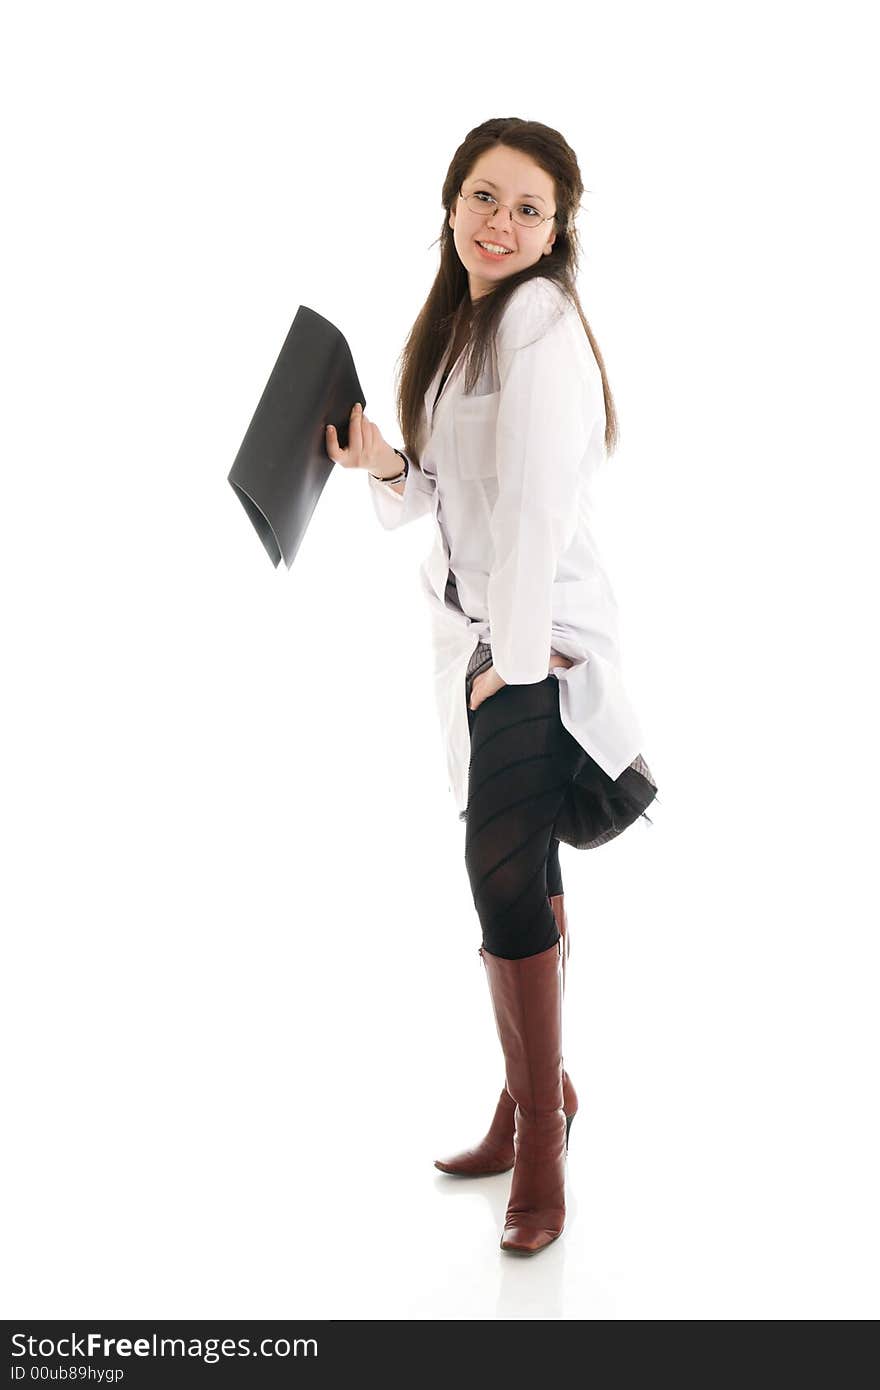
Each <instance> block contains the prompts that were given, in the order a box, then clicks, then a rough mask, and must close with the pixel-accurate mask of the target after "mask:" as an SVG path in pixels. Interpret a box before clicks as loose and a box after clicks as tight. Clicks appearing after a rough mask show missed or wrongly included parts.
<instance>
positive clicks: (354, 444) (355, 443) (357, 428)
mask: <svg viewBox="0 0 880 1390" xmlns="http://www.w3.org/2000/svg"><path fill="white" fill-rule="evenodd" d="M348 444H349V448H351V449H353V450H354V453H355V456H356V457H357V458H360V456H361V453H362V452H363V447H364V438H363V433H362V430H361V403H360V401H355V403H354V405H353V406H352V408H351V414H350V415H349V417H348Z"/></svg>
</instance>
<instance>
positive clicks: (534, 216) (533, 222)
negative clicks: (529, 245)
mask: <svg viewBox="0 0 880 1390" xmlns="http://www.w3.org/2000/svg"><path fill="white" fill-rule="evenodd" d="M458 196H459V198H461V200H462V202H463V203H466V204H467V206H468V207H469V208H470V210H471V212H475V213H476V214H477V216H478V217H489V216H491V214H492V213H493V212H497V211H498V209H499V208H507V210H508V212H509V213H510V215H511V217H512V218H513V220H514V222H515V223H516V224H517V226H518V227H540V226H541V225H542V224H543V223H544V222H552V221H553V218H554V217H555V216H556V213H555V212H551V213H550V215H549V217H542V216H541V213H540V209H539V208H536V207H534V206H533V204H532V203H517V205H516V207H510V205H509V204H508V203H499V202H498V199H497V198H493V197H492V194H491V193H487V192H486V191H485V190H484V189H482V188H480V189H477V190H476V191H475V192H473V193H468V194H464V193H462V191H461V189H459V190H458ZM527 209H528V211H527Z"/></svg>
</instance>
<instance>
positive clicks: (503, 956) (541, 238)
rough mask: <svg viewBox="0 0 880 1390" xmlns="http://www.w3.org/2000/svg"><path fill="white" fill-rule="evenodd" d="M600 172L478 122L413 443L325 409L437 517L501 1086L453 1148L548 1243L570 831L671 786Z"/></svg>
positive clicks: (435, 588) (525, 1237)
mask: <svg viewBox="0 0 880 1390" xmlns="http://www.w3.org/2000/svg"><path fill="white" fill-rule="evenodd" d="M582 193H583V184H582V182H581V177H580V171H579V169H578V164H577V160H576V158H575V155H574V153H573V151H572V150H571V149H570V147H569V146H568V144H567V143H566V142H565V140H564V139H563V138H562V136H561V135H560V134H559V133H558V132H557V131H555V130H551V129H550V128H549V127H547V126H544V125H541V124H540V123H538V122H535V121H522V120H517V119H514V118H507V119H498V120H491V121H487V122H485V123H484V124H483V125H481V126H478V127H476V129H474V130H472V131H471V132H470V134H469V135H468V136H467V138H466V139H465V141H464V142H463V144H462V145H461V146H460V148H459V149H458V150H457V151H456V153H455V155H454V157H453V160H452V163H451V165H450V167H449V171H448V173H447V176H446V180H445V183H444V186H443V206H444V208H445V209H446V215H445V218H444V226H443V231H442V233H441V238H440V242H441V251H440V269H439V271H438V274H437V278H436V280H435V282H434V284H433V286H432V288H431V292H430V294H429V295H428V298H427V301H426V303H425V305H424V308H423V309H422V311H421V313H420V314H419V317H418V318H417V319H416V322H415V324H414V325H413V328H412V330H411V332H410V335H409V339H408V341H407V344H406V347H405V349H404V355H403V369H402V373H401V377H400V381H399V386H398V398H397V404H398V414H399V418H400V426H401V431H402V434H403V438H404V441H405V447H404V449H403V450H400V449H395V448H393V447H392V446H391V445H390V444H388V443H386V441H385V439H384V438H383V436H382V434H381V433H380V431H379V429H378V427H377V426H376V425H374V424H373V423H372V422H371V421H369V420H368V419H367V418H366V416H365V415H363V413H362V412H361V409H360V406H359V405H356V406H355V407H354V409H353V410H352V414H351V419H350V424H349V447H348V449H341V448H340V447H339V443H338V439H337V437H336V435H335V432H334V430H333V428H332V426H331V427H329V428H328V432H327V452H328V455H329V457H330V458H332V459H334V460H335V461H336V462H337V463H340V464H342V466H343V467H347V468H366V469H368V470H369V474H370V479H369V487H370V490H371V494H372V497H373V502H374V505H375V508H376V512H377V515H378V517H379V520H380V522H381V523H382V525H383V526H385V527H386V528H391V527H396V526H400V525H402V524H404V523H405V522H408V521H412V520H414V519H415V518H416V517H418V516H422V515H424V514H426V513H429V512H430V513H432V514H433V516H434V518H435V521H436V523H437V526H436V530H435V543H434V548H433V550H432V551H431V553H430V555H429V556H428V558H427V559H426V560H425V562H424V564H423V565H422V570H421V578H422V582H423V585H424V591H425V595H426V598H427V600H428V603H429V605H430V611H431V615H432V623H433V638H434V650H435V656H436V662H435V683H436V696H437V707H438V711H439V714H440V718H441V722H442V725H443V730H444V734H445V740H446V748H447V756H448V768H449V780H450V786H451V789H452V791H453V793H454V795H455V799H456V803H457V806H458V810H459V813H460V817H461V818H462V819H463V820H464V821H465V825H466V830H465V864H466V868H467V872H468V876H469V879H470V885H471V891H472V894H473V899H474V906H475V907H476V910H477V914H478V917H479V920H480V925H481V929H482V945H481V946H480V948H479V950H480V957H481V959H482V962H483V965H484V966H485V969H486V975H487V979H488V985H489V992H490V997H491V1000H492V1006H493V1009H494V1013H495V1021H496V1026H497V1029H498V1035H499V1038H500V1040H501V1047H502V1050H503V1053H504V1063H505V1086H504V1089H503V1090H502V1092H501V1095H500V1097H499V1100H498V1103H497V1106H496V1110H495V1115H494V1118H493V1120H492V1123H491V1125H490V1128H489V1131H488V1133H487V1134H486V1136H485V1138H484V1139H483V1140H482V1141H481V1143H480V1144H479V1145H478V1146H477V1147H476V1148H475V1149H469V1150H466V1151H465V1152H463V1153H460V1154H457V1155H455V1156H454V1157H452V1158H447V1159H438V1160H437V1161H436V1166H437V1167H438V1168H440V1169H442V1170H443V1171H444V1172H447V1173H455V1174H460V1175H467V1176H477V1175H482V1174H487V1173H501V1172H506V1171H507V1170H508V1169H510V1168H512V1169H513V1177H512V1179H511V1189H510V1200H509V1202H508V1207H507V1214H506V1218H505V1224H504V1232H503V1235H502V1240H501V1246H502V1248H503V1249H505V1250H516V1251H522V1252H526V1253H529V1254H531V1253H534V1252H535V1251H536V1250H540V1249H542V1248H543V1247H544V1246H546V1245H548V1244H549V1243H550V1242H551V1241H552V1240H555V1239H556V1237H557V1236H558V1235H560V1234H561V1232H562V1229H563V1225H564V1221H565V1155H566V1152H567V1148H568V1133H569V1128H570V1126H571V1122H572V1119H573V1117H574V1114H575V1111H576V1110H577V1096H576V1094H575V1090H574V1087H573V1086H572V1084H571V1081H570V1079H569V1077H568V1073H567V1072H566V1071H565V1070H564V1068H563V1065H562V998H563V993H564V980H565V963H566V958H567V955H568V949H569V945H570V941H569V936H568V933H567V924H566V918H565V911H564V906H563V890H562V878H561V873H560V867H559V855H558V851H559V843H560V841H565V842H566V843H567V844H570V845H573V846H574V847H576V848H578V849H589V848H594V847H596V846H598V845H601V844H605V843H606V842H607V841H608V840H610V839H612V838H613V837H614V836H615V835H618V834H620V832H621V831H622V830H625V829H626V828H627V827H628V826H629V825H632V824H633V822H634V821H635V820H637V819H638V817H639V816H641V815H644V813H645V810H646V808H647V807H648V806H649V805H650V803H651V802H652V800H653V799H654V797H655V795H656V791H657V788H656V785H655V783H654V780H653V778H652V776H651V773H650V771H649V769H648V765H647V763H646V762H645V760H644V758H643V757H642V754H641V749H642V735H641V730H640V727H639V725H638V722H637V720H636V716H635V713H634V711H633V709H632V707H631V706H630V704H629V701H628V699H627V696H626V693H625V690H624V686H623V681H622V677H621V671H620V658H619V651H618V635H617V622H616V606H615V601H614V597H613V594H612V591H611V587H610V585H609V582H608V579H607V577H606V575H605V572H604V569H603V567H602V564H601V561H600V558H599V555H598V553H597V549H596V545H595V542H594V540H593V538H592V536H591V531H590V508H591V501H590V481H591V477H592V474H593V472H594V470H595V469H596V468H597V467H598V466H599V465H600V463H601V462H602V461H603V459H604V458H605V457H607V455H608V454H610V453H611V452H612V451H613V448H614V445H615V443H616V433H617V432H616V418H615V413H614V405H613V401H612V397H611V392H610V390H609V387H608V382H607V379H606V375H605V368H604V364H603V362H602V357H601V354H600V352H599V349H598V346H597V344H596V342H595V340H594V338H593V335H592V332H591V331H590V328H589V326H588V325H587V321H586V319H585V317H584V314H583V311H582V309H581V307H580V301H579V299H578V294H577V289H576V285H575V282H576V272H577V260H578V245H577V233H576V230H575V226H574V218H575V214H576V212H577V209H578V206H579V203H580V198H581V195H582ZM401 464H402V465H403V466H402V468H401Z"/></svg>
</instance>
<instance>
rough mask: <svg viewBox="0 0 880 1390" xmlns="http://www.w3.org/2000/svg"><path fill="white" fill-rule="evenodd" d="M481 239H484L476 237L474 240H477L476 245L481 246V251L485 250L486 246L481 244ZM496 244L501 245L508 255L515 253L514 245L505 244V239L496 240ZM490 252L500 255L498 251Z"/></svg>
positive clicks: (490, 253) (491, 254)
mask: <svg viewBox="0 0 880 1390" xmlns="http://www.w3.org/2000/svg"><path fill="white" fill-rule="evenodd" d="M481 240H483V238H480V237H474V241H475V243H476V245H477V246H479V247H480V250H481V251H485V249H486V248H485V247H484V246H481V245H480V243H481ZM494 244H495V245H496V246H501V247H502V248H503V250H504V251H505V252H506V254H507V255H508V256H510V255H512V254H513V249H514V248H513V247H512V246H505V245H504V242H503V241H498V242H495V243H494ZM488 254H489V255H490V256H493V255H498V253H497V252H496V251H490V252H488ZM499 259H500V257H499Z"/></svg>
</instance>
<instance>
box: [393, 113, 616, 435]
mask: <svg viewBox="0 0 880 1390" xmlns="http://www.w3.org/2000/svg"><path fill="white" fill-rule="evenodd" d="M495 145H506V146H509V147H510V148H511V149H515V150H520V151H521V152H522V153H523V154H526V155H528V156H529V157H530V158H531V159H532V160H533V161H534V162H535V164H537V165H538V166H539V167H540V168H541V169H543V170H544V172H545V173H547V174H549V175H550V177H551V178H552V179H553V184H554V191H555V197H556V216H555V218H554V224H553V225H554V230H555V232H556V240H555V242H554V243H553V248H552V250H551V253H550V255H549V256H543V255H542V256H540V257H539V259H538V261H537V263H536V264H535V265H530V266H527V267H526V268H525V270H521V271H519V273H518V274H516V275H510V276H508V278H507V279H505V280H499V281H498V283H497V284H496V285H495V287H494V288H493V289H492V290H490V291H489V292H488V293H487V294H484V295H481V296H480V297H479V298H478V299H477V300H476V301H475V302H474V303H473V304H471V302H470V290H469V283H468V273H467V271H466V270H465V268H464V266H463V265H462V263H461V260H460V258H459V255H458V252H457V250H456V248H455V242H454V240H453V233H452V228H451V227H450V226H449V214H450V211H451V208H452V205H453V203H454V202H455V200H456V199H457V197H458V191H459V189H460V188H461V186H462V184H463V183H464V181H465V179H466V178H467V177H468V175H469V174H470V172H471V169H472V168H473V166H474V164H475V163H476V161H477V160H478V159H479V157H480V155H481V154H482V153H483V152H484V151H485V150H489V149H492V148H493V147H494V146H495ZM583 192H584V185H583V182H582V180H581V173H580V169H579V168H578V162H577V158H576V156H575V153H574V150H573V149H572V148H571V146H570V145H569V144H568V143H567V142H566V141H565V140H564V139H563V137H562V136H561V135H560V134H559V131H558V130H553V129H552V128H551V127H550V126H546V125H542V124H541V122H540V121H523V120H520V119H519V118H518V117H516V116H499V117H496V118H494V119H493V120H490V121H484V122H483V124H482V125H478V126H475V127H474V129H473V130H471V131H469V132H468V134H467V135H466V136H465V139H464V140H463V141H462V143H461V144H460V145H459V147H458V149H457V150H456V151H455V154H454V155H453V157H452V163H451V164H450V166H449V169H448V170H447V173H446V178H445V179H444V181H443V193H442V202H443V207H444V216H443V229H442V231H441V233H440V237H439V241H440V268H439V270H438V271H437V276H436V278H435V280H434V283H433V285H432V286H431V289H430V292H429V294H428V298H427V299H426V300H425V303H424V305H423V307H422V310H421V312H420V313H419V316H418V318H417V319H416V321H415V323H414V324H413V326H412V328H411V329H410V333H409V337H408V338H407V340H406V343H405V345H404V348H403V351H402V353H401V356H400V358H399V362H400V363H401V366H400V372H399V377H398V386H397V417H398V423H399V425H400V429H401V433H402V435H403V438H404V441H405V443H404V448H405V449H406V451H407V453H411V454H413V456H414V457H415V458H416V459H418V457H419V447H420V444H421V440H420V439H419V434H420V430H421V425H422V412H423V410H424V398H425V392H426V391H427V389H428V386H429V385H430V382H431V380H432V378H433V376H434V373H435V372H436V370H437V367H438V365H439V363H440V359H441V358H442V356H443V354H444V352H445V351H446V348H447V347H448V345H449V338H450V336H451V334H452V331H453V328H454V326H455V323H456V321H457V315H458V314H459V313H462V314H465V315H468V316H469V318H470V338H469V352H468V357H467V367H466V372H465V378H464V389H465V391H470V390H472V389H473V387H474V386H475V385H476V382H477V380H478V378H479V375H480V372H481V371H482V368H483V364H484V362H485V358H486V353H487V352H488V351H489V346H490V344H491V342H492V340H493V338H494V335H495V328H496V326H497V324H498V320H499V319H500V317H501V314H502V313H503V311H504V306H505V304H506V303H507V301H508V299H509V298H510V296H511V295H512V294H513V292H514V290H515V289H516V287H517V285H520V284H522V283H523V281H525V280H531V279H533V278H534V277H535V276H538V275H543V276H545V277H546V278H547V279H548V280H553V281H555V282H556V284H558V285H559V286H560V287H561V288H562V289H563V290H564V292H565V293H566V294H567V295H568V297H569V298H570V299H571V301H572V302H573V304H574V305H575V307H576V309H577V311H578V314H579V315H580V318H581V322H582V323H583V325H584V331H585V332H586V335H587V337H588V339H589V341H590V346H591V347H592V349H593V352H594V354H595V357H596V362H597V363H598V366H599V370H600V372H601V373H602V390H603V392H604V396H605V449H606V453H607V454H608V455H609V456H610V455H611V454H612V453H613V452H614V449H615V447H616V445H617V439H618V428H617V412H616V411H615V409H614V400H613V398H612V395H611V388H610V386H609V385H608V377H607V375H606V372H605V363H604V362H603V360H602V354H601V352H600V351H599V345H598V343H597V342H596V339H595V338H594V336H593V331H592V329H591V328H590V325H589V324H588V323H587V319H586V315H585V314H584V311H583V308H582V307H581V302H580V299H579V298H578V292H577V286H576V277H577V271H578V262H579V258H580V244H579V241H578V233H577V228H576V226H575V215H576V213H577V211H578V208H579V207H580V201H581V198H582V196H583Z"/></svg>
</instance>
